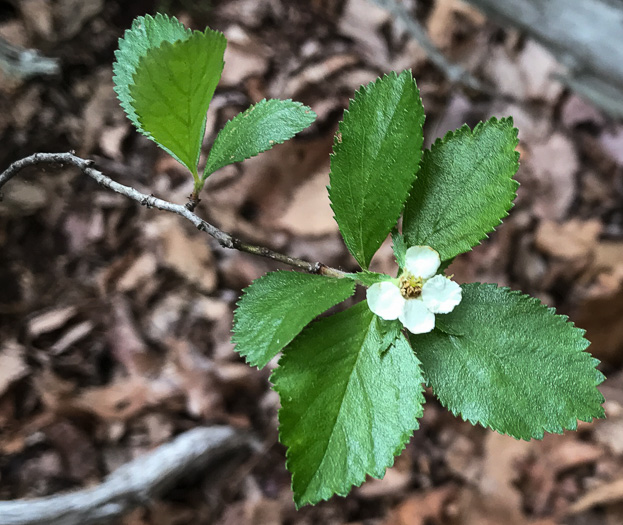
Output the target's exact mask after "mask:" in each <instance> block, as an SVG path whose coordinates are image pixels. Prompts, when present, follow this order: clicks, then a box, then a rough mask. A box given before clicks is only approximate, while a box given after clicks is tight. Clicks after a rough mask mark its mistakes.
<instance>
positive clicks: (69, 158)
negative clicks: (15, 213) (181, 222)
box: [0, 153, 347, 278]
mask: <svg viewBox="0 0 623 525" xmlns="http://www.w3.org/2000/svg"><path fill="white" fill-rule="evenodd" d="M39 164H56V165H64V164H71V165H73V166H76V167H77V168H79V169H80V171H82V173H84V174H85V175H88V176H89V177H91V178H92V179H94V180H95V181H97V183H98V184H100V185H101V186H104V187H105V188H108V189H110V190H112V191H114V192H117V193H120V194H121V195H124V196H126V197H128V198H129V199H132V200H133V201H136V202H138V203H139V204H141V205H143V206H146V207H147V208H156V209H158V210H163V211H168V212H171V213H175V214H177V215H179V216H181V217H184V218H185V219H186V220H188V221H190V222H191V223H192V224H194V225H195V227H196V228H197V229H199V230H201V231H204V232H206V233H207V234H208V235H211V236H212V237H214V239H216V241H217V242H218V243H219V244H220V245H221V246H222V247H223V248H230V249H234V250H239V251H241V252H246V253H251V254H254V255H260V256H262V257H267V258H268V259H272V260H273V261H277V262H281V263H284V264H287V265H289V266H292V267H294V268H298V269H300V270H304V271H306V272H308V273H315V274H320V275H326V276H328V277H337V278H343V277H346V276H347V274H346V273H345V272H342V271H340V270H337V269H335V268H331V267H329V266H326V265H324V264H322V263H320V262H315V263H312V262H309V261H305V260H303V259H299V258H297V257H290V256H288V255H284V254H282V253H278V252H275V251H273V250H270V249H268V248H265V247H264V246H255V245H253V244H249V243H246V242H244V241H241V240H240V239H237V238H236V237H233V236H232V235H230V234H228V233H226V232H224V231H222V230H219V229H218V228H217V227H216V226H213V225H212V224H210V223H209V222H207V221H204V220H203V219H202V218H201V217H199V216H198V215H196V214H195V213H193V212H192V211H191V210H189V209H188V208H187V207H186V206H183V205H181V204H174V203H172V202H169V201H165V200H162V199H159V198H157V197H154V196H153V195H146V194H145V193H141V192H140V191H138V190H136V189H134V188H132V187H131V186H125V185H123V184H119V183H118V182H115V181H114V180H112V179H111V178H110V177H108V176H106V175H104V174H103V173H102V172H101V171H99V170H97V169H95V168H94V167H93V165H94V162H93V161H92V160H85V159H82V158H80V157H77V156H76V155H74V154H73V153H35V154H34V155H30V156H29V157H25V158H23V159H20V160H18V161H15V162H14V163H13V164H11V165H10V166H9V167H8V168H7V169H6V170H5V171H4V172H2V173H0V190H1V189H2V187H3V186H4V185H5V184H6V183H7V182H8V181H10V180H11V179H12V178H13V177H15V175H17V174H18V173H19V172H20V171H21V170H23V169H24V168H27V167H29V166H36V165H39ZM0 200H1V195H0Z"/></svg>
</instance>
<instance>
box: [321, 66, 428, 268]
mask: <svg viewBox="0 0 623 525" xmlns="http://www.w3.org/2000/svg"><path fill="white" fill-rule="evenodd" d="M423 123H424V108H423V107H422V101H421V99H420V93H419V91H418V88H417V86H416V84H415V81H414V80H413V77H412V76H411V72H410V71H403V72H402V73H400V75H396V73H391V74H389V75H386V76H384V77H383V78H380V79H378V80H376V81H375V82H372V83H371V84H368V85H367V86H364V87H362V88H361V89H360V90H359V91H357V92H356V93H355V97H354V99H353V100H352V101H351V103H350V106H349V109H348V110H347V111H345V112H344V121H343V122H341V123H340V125H339V129H338V132H337V134H336V137H335V143H334V146H333V152H334V153H333V155H332V157H331V186H330V187H329V196H330V197H331V206H332V208H333V211H334V213H335V220H336V221H337V223H338V225H339V227H340V231H341V232H342V236H343V237H344V241H345V242H346V246H347V247H348V249H349V250H350V253H352V254H353V257H355V259H356V260H357V262H358V263H359V264H360V265H361V267H362V268H363V269H364V270H365V269H367V268H368V265H369V264H370V261H371V260H372V256H373V255H374V254H375V252H376V251H377V250H378V249H379V247H380V246H381V244H382V242H383V241H384V240H385V238H386V237H387V234H388V233H389V232H390V230H391V229H392V227H393V226H394V225H395V224H396V221H397V220H398V217H399V215H400V212H401V211H402V208H403V206H404V202H405V200H406V198H407V195H408V194H409V189H410V188H411V185H412V184H413V181H414V180H415V177H416V175H417V171H418V166H419V163H420V157H421V155H422V140H423V139H422V125H423Z"/></svg>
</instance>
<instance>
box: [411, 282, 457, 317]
mask: <svg viewBox="0 0 623 525" xmlns="http://www.w3.org/2000/svg"><path fill="white" fill-rule="evenodd" d="M421 297H422V301H424V304H425V305H426V307H427V308H428V309H429V310H430V311H431V312H433V313H435V314H447V313H450V312H451V311H452V310H454V307H455V306H456V305H457V304H459V303H460V302H461V299H462V297H463V290H462V289H461V287H460V286H459V285H458V284H457V283H455V282H454V281H451V280H450V279H448V278H447V277H445V276H444V275H435V277H433V278H431V279H429V280H428V281H426V282H425V283H424V286H422V296H421Z"/></svg>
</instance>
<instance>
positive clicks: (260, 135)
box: [203, 99, 316, 179]
mask: <svg viewBox="0 0 623 525" xmlns="http://www.w3.org/2000/svg"><path fill="white" fill-rule="evenodd" d="M315 119H316V114H315V113H314V112H313V111H312V110H311V108H309V107H307V106H304V105H303V104H301V103H300V102H293V101H292V100H277V99H271V100H262V101H260V102H258V103H257V104H255V105H253V106H251V107H250V108H249V109H247V110H246V111H243V112H242V113H240V114H238V115H236V116H235V117H234V118H233V119H231V120H230V121H229V122H227V124H225V126H224V127H223V129H222V130H221V131H220V132H219V134H218V135H217V137H216V139H215V140H214V145H213V146H212V150H211V151H210V156H209V157H208V162H207V164H206V167H205V169H204V171H203V178H204V179H205V178H207V177H208V176H209V175H210V174H211V173H213V172H215V171H216V170H218V169H220V168H222V167H223V166H227V165H228V164H233V163H234V162H240V161H242V160H245V159H248V158H249V157H254V156H255V155H258V154H259V153H262V152H263V151H266V150H268V149H270V148H272V147H273V146H274V145H275V144H281V143H283V142H285V141H286V140H288V139H291V138H292V137H294V135H296V134H297V133H298V132H299V131H302V130H304V129H305V128H306V127H308V126H309V125H310V124H311V123H312V122H313V121H314V120H315Z"/></svg>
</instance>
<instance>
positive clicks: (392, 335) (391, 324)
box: [374, 315, 403, 352]
mask: <svg viewBox="0 0 623 525" xmlns="http://www.w3.org/2000/svg"><path fill="white" fill-rule="evenodd" d="M374 329H375V330H376V333H377V334H378V337H379V339H380V344H379V351H380V352H385V351H386V350H387V349H388V348H390V347H392V346H393V345H395V344H396V341H398V340H399V339H400V340H402V337H401V333H402V329H403V327H402V323H401V322H400V321H398V320H395V321H387V320H385V319H381V318H380V317H379V316H378V315H377V316H376V327H375V328H374Z"/></svg>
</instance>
